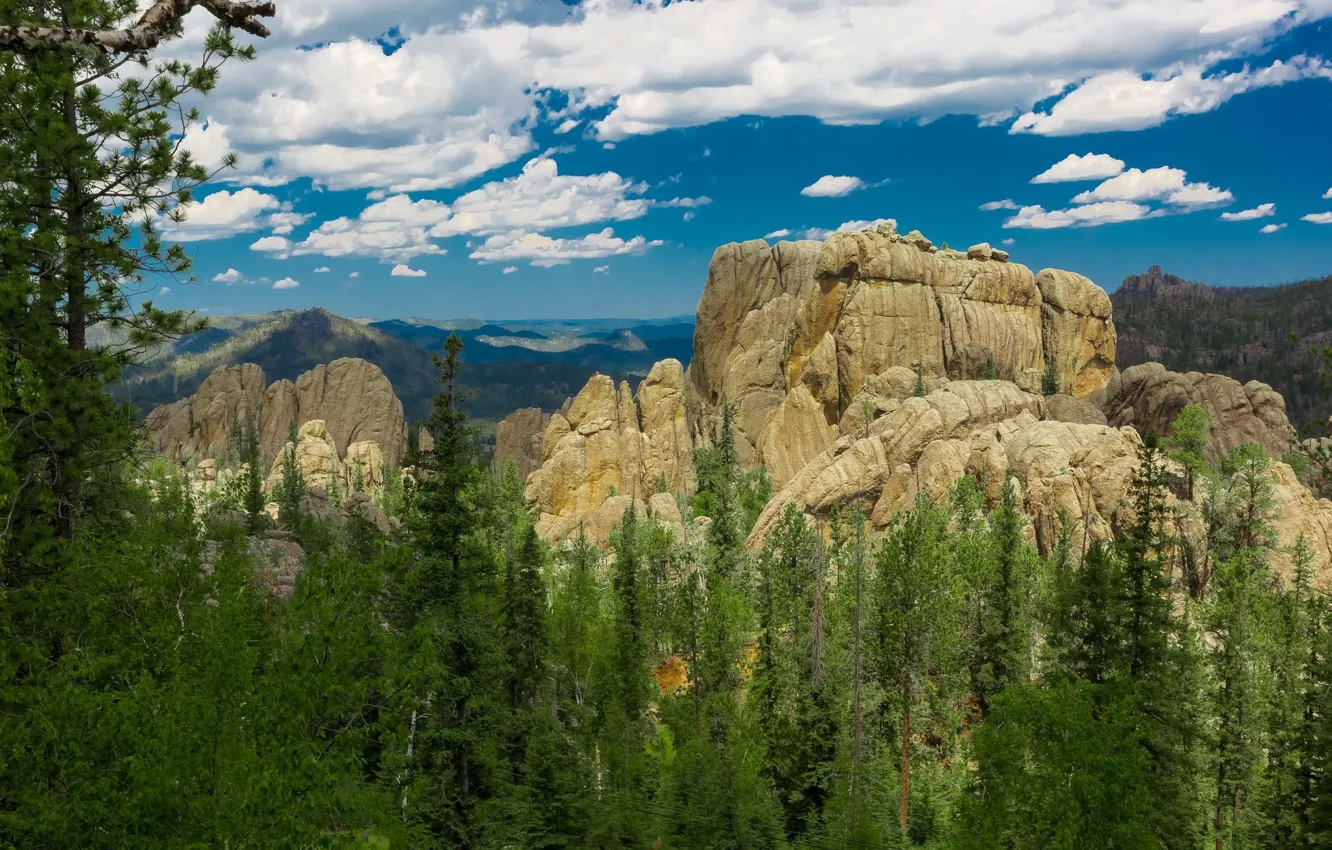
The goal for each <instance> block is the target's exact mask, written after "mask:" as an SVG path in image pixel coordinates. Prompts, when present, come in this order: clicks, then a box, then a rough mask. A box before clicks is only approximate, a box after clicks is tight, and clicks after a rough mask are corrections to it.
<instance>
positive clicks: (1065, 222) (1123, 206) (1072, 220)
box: [1004, 201, 1159, 230]
mask: <svg viewBox="0 0 1332 850" xmlns="http://www.w3.org/2000/svg"><path fill="white" fill-rule="evenodd" d="M1158 214H1159V213H1157V212H1154V211H1153V210H1152V208H1151V207H1149V206H1147V205H1145V204H1135V203H1132V202H1130V201H1102V202H1100V203H1095V204H1087V205H1085V206H1080V207H1072V208H1071V209H1063V210H1047V209H1045V208H1044V207H1042V206H1041V205H1040V204H1036V205H1033V206H1029V207H1023V208H1022V209H1020V210H1018V211H1017V214H1016V215H1014V216H1013V217H1012V218H1010V219H1008V220H1007V221H1005V222H1004V227H1006V228H1009V227H1021V228H1027V229H1030V230H1051V229H1054V228H1058V227H1096V226H1098V225H1101V224H1113V223H1115V222H1120V221H1137V220H1138V219H1143V218H1151V217H1152V216H1154V215H1158Z"/></svg>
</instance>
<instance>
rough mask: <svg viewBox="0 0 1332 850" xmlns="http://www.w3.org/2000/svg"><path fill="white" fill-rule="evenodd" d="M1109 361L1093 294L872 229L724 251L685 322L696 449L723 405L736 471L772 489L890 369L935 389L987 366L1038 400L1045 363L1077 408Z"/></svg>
mask: <svg viewBox="0 0 1332 850" xmlns="http://www.w3.org/2000/svg"><path fill="white" fill-rule="evenodd" d="M1114 357H1115V331H1114V323H1113V320H1112V318H1111V314H1110V300H1109V298H1108V297H1107V296H1106V294H1105V292H1104V291H1102V290H1101V289H1100V288H1099V287H1097V286H1096V285H1094V284H1093V283H1092V282H1091V281H1089V280H1088V279H1087V278H1085V277H1082V276H1081V275H1076V274H1073V273H1070V272H1061V271H1055V270H1049V269H1047V270H1045V271H1042V272H1041V273H1040V274H1033V273H1032V272H1031V270H1030V269H1028V268H1027V267H1026V266H1023V265H1021V264H1018V263H1011V262H1008V256H1007V254H1005V253H1003V252H996V251H995V250H994V249H993V248H991V247H990V246H988V245H985V244H981V245H976V246H973V247H972V249H971V250H969V251H968V253H967V254H965V255H964V254H961V253H959V252H956V251H938V250H936V249H935V248H934V246H933V245H932V244H931V243H930V242H929V240H927V239H925V238H924V237H923V236H921V235H920V234H919V233H916V232H913V233H911V234H908V235H906V236H901V235H899V234H898V233H897V232H896V231H895V230H894V229H893V227H892V226H891V225H888V224H884V225H880V226H879V227H878V228H877V229H876V230H867V231H862V232H858V233H836V234H833V235H832V236H831V237H829V238H828V240H827V241H825V242H822V243H819V242H813V241H802V242H779V243H778V244H777V245H775V246H771V247H770V246H768V244H767V243H766V242H763V241H761V240H756V241H752V242H745V243H739V244H731V245H725V246H722V247H721V248H719V249H717V251H716V253H714V255H713V258H712V263H711V265H710V267H709V270H708V281H707V284H706V286H705V288H704V292H703V296H702V298H701V299H700V300H699V306H698V316H697V321H696V325H695V335H694V359H693V361H692V362H691V363H690V367H689V378H690V384H691V391H692V393H693V394H694V395H696V397H697V404H698V407H699V410H700V413H699V416H698V422H697V423H695V438H696V439H699V438H703V437H704V436H705V435H706V434H707V432H708V430H709V428H710V426H711V423H712V422H713V421H715V416H716V410H717V408H718V406H719V405H720V403H721V400H722V399H723V398H725V399H726V400H727V401H728V402H730V403H731V404H732V405H734V406H735V420H736V423H737V448H738V451H739V452H740V455H741V458H742V460H743V461H744V462H745V463H746V464H748V465H757V464H759V463H765V464H768V465H769V466H770V467H771V468H772V469H774V470H777V472H778V475H779V476H783V477H784V476H787V475H788V474H791V470H792V469H793V467H794V466H795V465H796V464H797V463H798V462H800V461H804V460H808V458H809V452H810V451H811V449H812V448H814V447H816V446H817V445H818V443H820V442H821V443H823V445H824V446H826V445H827V443H828V442H831V440H832V439H833V438H834V433H835V432H834V430H833V429H834V428H835V427H836V426H838V424H839V422H840V420H841V418H842V417H843V416H845V415H846V412H847V410H848V409H849V408H850V407H851V405H852V403H853V402H854V400H855V399H856V397H857V395H859V394H860V392H861V391H862V389H864V387H865V386H866V383H867V382H868V381H869V380H870V379H871V378H873V377H874V376H876V375H881V374H884V373H885V372H887V371H888V370H889V369H891V368H893V367H903V368H906V369H909V370H913V372H914V370H919V371H920V372H921V373H922V375H923V376H926V377H929V378H939V379H943V378H945V377H952V378H954V379H959V378H961V379H974V378H980V377H982V376H983V374H984V373H985V372H987V371H989V370H990V369H991V368H992V369H993V370H994V372H995V373H996V374H997V375H998V376H999V377H1000V378H1004V379H1008V380H1011V381H1013V382H1014V383H1017V384H1018V385H1019V386H1021V387H1022V388H1024V389H1027V390H1032V391H1035V390H1038V389H1039V388H1040V384H1041V378H1042V376H1043V375H1044V373H1045V367H1046V362H1047V361H1053V362H1054V364H1055V366H1056V372H1057V375H1058V381H1059V384H1060V386H1061V388H1063V389H1065V390H1066V391H1067V392H1069V393H1070V394H1071V395H1073V396H1075V397H1078V398H1085V397H1086V396H1089V395H1091V394H1092V393H1094V392H1096V391H1097V390H1099V389H1100V388H1101V387H1103V386H1105V384H1106V383H1107V382H1108V381H1109V379H1110V377H1111V375H1112V373H1113V370H1114ZM800 387H803V389H802V390H799V391H797V388H800ZM811 401H812V402H813V403H811ZM816 408H821V410H822V415H823V423H822V425H821V426H820V425H819V424H818V423H817V422H816V421H815V416H814V414H815V411H816ZM774 417H775V418H776V420H775V421H776V424H774V425H773V428H774V429H780V427H781V426H782V425H783V424H785V423H790V424H792V425H793V427H795V428H797V429H798V432H799V434H800V438H799V440H798V441H797V445H795V446H791V445H788V444H786V443H783V442H782V441H779V440H777V439H776V438H775V436H774V434H775V433H776V431H774V430H769V423H770V421H773V420H774ZM765 431H766V433H767V436H766V437H765ZM842 433H845V429H842ZM769 455H771V456H769Z"/></svg>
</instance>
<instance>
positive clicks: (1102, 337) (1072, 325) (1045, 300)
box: [1036, 269, 1116, 398]
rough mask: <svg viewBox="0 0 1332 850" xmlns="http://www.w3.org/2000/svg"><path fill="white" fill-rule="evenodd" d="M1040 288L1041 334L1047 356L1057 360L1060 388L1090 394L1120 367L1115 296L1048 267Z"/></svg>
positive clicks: (1082, 395) (1074, 393)
mask: <svg viewBox="0 0 1332 850" xmlns="http://www.w3.org/2000/svg"><path fill="white" fill-rule="evenodd" d="M1036 286H1037V287H1038V288H1039V289H1040V291H1041V336H1042V341H1043V345H1044V347H1045V358H1046V359H1047V360H1054V362H1055V369H1056V375H1057V381H1058V385H1059V389H1060V390H1062V391H1063V392H1066V393H1068V394H1069V395H1072V396H1074V397H1075V398H1086V397H1087V396H1090V395H1091V394H1093V393H1095V392H1096V391H1097V390H1099V389H1101V388H1102V387H1104V386H1105V385H1106V384H1107V383H1109V382H1110V377H1111V375H1112V374H1113V372H1114V369H1115V341H1116V337H1115V324H1114V321H1113V320H1112V319H1111V317H1110V313H1111V306H1110V296H1109V295H1106V294H1105V290H1103V289H1101V288H1100V287H1099V286H1097V285H1096V284H1094V283H1092V282H1091V281H1090V280H1088V279H1087V278H1085V277H1083V276H1082V275H1080V274H1076V273H1074V272H1065V271H1058V270H1056V269H1045V270H1044V271H1042V272H1041V273H1040V274H1038V275H1037V276H1036Z"/></svg>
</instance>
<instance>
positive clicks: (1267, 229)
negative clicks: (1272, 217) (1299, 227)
mask: <svg viewBox="0 0 1332 850" xmlns="http://www.w3.org/2000/svg"><path fill="white" fill-rule="evenodd" d="M1285 226H1286V224H1285V222H1282V223H1281V224H1264V225H1263V226H1262V227H1261V228H1260V229H1259V230H1258V232H1259V233H1276V232H1277V231H1278V230H1281V229H1283V228H1284V227H1285Z"/></svg>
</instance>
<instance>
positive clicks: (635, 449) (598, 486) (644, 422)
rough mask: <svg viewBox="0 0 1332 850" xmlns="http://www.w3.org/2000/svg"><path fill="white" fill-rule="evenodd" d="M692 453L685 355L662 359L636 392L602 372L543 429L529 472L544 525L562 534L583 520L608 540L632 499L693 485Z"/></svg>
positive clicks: (532, 498) (545, 530)
mask: <svg viewBox="0 0 1332 850" xmlns="http://www.w3.org/2000/svg"><path fill="white" fill-rule="evenodd" d="M692 457H693V442H692V439H691V436H690V429H689V424H688V420H687V419H686V415H685V376H684V369H683V368H682V367H681V365H680V362H679V361H678V360H663V361H661V362H659V363H657V364H656V365H655V366H653V367H652V371H651V372H650V373H649V374H648V376H647V377H646V378H644V379H643V381H642V383H640V384H639V385H638V392H637V393H632V394H631V393H630V391H629V385H628V384H627V383H624V382H622V383H621V384H620V385H619V387H616V386H615V383H614V382H613V381H612V380H611V379H610V377H609V376H607V375H595V376H593V377H592V378H591V379H590V380H589V381H588V382H587V385H586V386H585V387H583V390H582V391H581V392H579V393H578V395H577V396H575V397H574V399H573V401H572V403H571V404H570V405H569V409H568V413H567V415H562V414H559V413H556V414H555V415H553V416H551V417H550V421H549V424H548V425H547V426H546V432H545V434H544V435H543V436H542V452H541V460H542V463H541V467H540V468H539V469H537V470H536V471H534V472H533V473H532V474H531V476H529V478H528V479H527V501H528V503H529V504H530V505H531V506H532V507H533V508H534V509H535V510H536V511H537V513H538V515H539V519H538V522H537V530H538V531H539V532H540V533H541V534H543V535H546V536H549V537H552V538H556V539H560V538H564V537H567V536H569V535H570V534H572V533H574V532H576V531H577V528H578V523H579V522H580V521H582V522H584V524H585V525H586V526H587V528H588V534H589V536H590V537H592V539H594V540H597V541H599V542H604V541H605V540H606V539H607V534H608V532H609V530H610V527H611V526H612V525H614V524H615V522H618V521H619V517H620V514H622V513H623V511H624V508H625V507H627V506H628V505H629V504H630V503H631V502H637V503H640V504H645V503H647V502H648V501H649V500H651V499H652V498H653V496H654V494H658V493H659V491H663V490H672V489H673V490H689V489H691V488H692V487H693V483H694V482H693V473H694V467H693V461H692ZM663 484H664V485H665V486H664V487H663V486H662V485H663ZM662 495H668V494H664V493H663V494H662ZM668 498H669V496H668ZM657 501H659V502H661V507H663V508H664V507H665V502H664V501H663V500H657ZM654 503H655V502H654ZM672 504H673V502H672ZM678 515H679V512H678V510H677V511H676V512H675V518H677V519H678Z"/></svg>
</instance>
